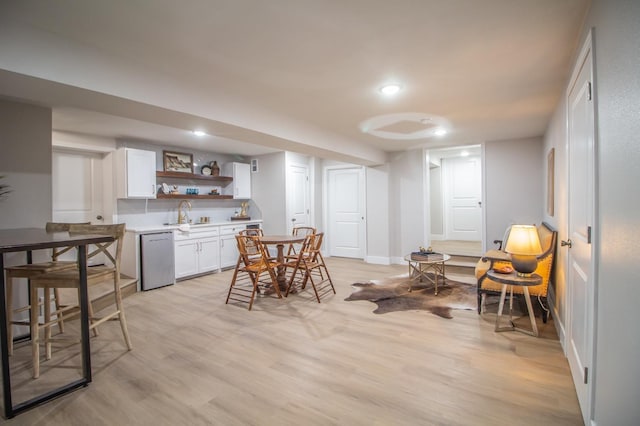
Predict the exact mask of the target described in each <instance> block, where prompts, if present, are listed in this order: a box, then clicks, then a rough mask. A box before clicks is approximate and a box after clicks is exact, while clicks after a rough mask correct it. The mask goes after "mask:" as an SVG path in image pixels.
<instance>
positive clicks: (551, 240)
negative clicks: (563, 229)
mask: <svg viewBox="0 0 640 426" xmlns="http://www.w3.org/2000/svg"><path fill="white" fill-rule="evenodd" d="M537 229H538V235H539V236H540V244H541V246H542V250H543V253H542V254H541V255H539V256H538V267H537V268H536V270H535V273H536V274H538V275H540V276H541V277H542V284H540V285H537V286H532V287H529V295H530V296H531V297H536V298H537V299H538V303H539V304H540V307H541V308H542V321H543V322H544V323H546V322H547V318H548V315H549V308H548V307H547V306H548V305H547V293H548V290H549V280H550V279H551V271H552V269H553V262H554V257H555V252H556V240H557V234H558V233H557V232H556V231H555V230H553V229H552V228H551V227H550V226H549V225H548V224H546V223H544V222H543V223H542V224H541V225H538V226H537ZM507 235H508V232H507ZM494 243H496V244H499V246H498V249H495V250H489V251H487V252H486V253H485V254H484V255H483V256H482V258H481V259H480V260H479V261H478V263H477V264H476V269H475V275H476V279H477V280H478V314H481V313H484V309H485V299H486V295H487V294H491V295H499V294H500V291H501V290H502V284H500V283H498V282H496V281H493V280H492V279H491V278H489V277H488V276H487V271H489V270H490V269H492V268H503V267H505V266H511V260H510V259H511V257H510V255H509V254H508V253H505V252H504V251H503V244H502V241H499V240H496V241H494ZM513 293H514V294H524V292H523V290H522V287H520V286H514V287H513ZM523 297H524V296H523Z"/></svg>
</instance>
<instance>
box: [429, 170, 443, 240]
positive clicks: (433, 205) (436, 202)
mask: <svg viewBox="0 0 640 426" xmlns="http://www.w3.org/2000/svg"><path fill="white" fill-rule="evenodd" d="M429 216H430V218H431V222H430V232H431V238H432V239H434V238H439V239H442V238H444V199H443V195H442V167H441V166H437V167H436V166H430V167H429Z"/></svg>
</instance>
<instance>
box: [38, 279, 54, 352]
mask: <svg viewBox="0 0 640 426" xmlns="http://www.w3.org/2000/svg"><path fill="white" fill-rule="evenodd" d="M42 296H43V297H42V303H43V305H44V347H45V359H47V360H50V359H51V297H50V296H49V288H47V287H44V288H43V289H42ZM36 306H37V305H36Z"/></svg>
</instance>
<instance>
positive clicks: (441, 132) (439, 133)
mask: <svg viewBox="0 0 640 426" xmlns="http://www.w3.org/2000/svg"><path fill="white" fill-rule="evenodd" d="M433 134H434V135H436V136H444V135H446V134H447V129H443V128H442V127H441V128H439V129H436V130H435V131H434V132H433Z"/></svg>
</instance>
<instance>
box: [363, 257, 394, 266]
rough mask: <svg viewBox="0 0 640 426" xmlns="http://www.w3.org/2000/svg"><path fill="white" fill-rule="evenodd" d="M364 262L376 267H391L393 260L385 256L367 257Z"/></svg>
mask: <svg viewBox="0 0 640 426" xmlns="http://www.w3.org/2000/svg"><path fill="white" fill-rule="evenodd" d="M364 261H365V262H367V263H372V264H375V265H391V259H390V258H388V257H384V256H367V257H366V258H365V259H364Z"/></svg>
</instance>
